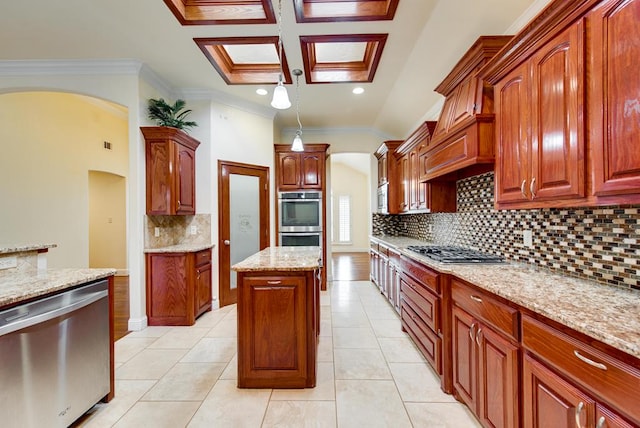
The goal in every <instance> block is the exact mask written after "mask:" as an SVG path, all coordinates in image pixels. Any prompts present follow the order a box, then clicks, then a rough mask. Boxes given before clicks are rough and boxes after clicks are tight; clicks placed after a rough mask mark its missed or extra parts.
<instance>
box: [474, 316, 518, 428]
mask: <svg viewBox="0 0 640 428" xmlns="http://www.w3.org/2000/svg"><path fill="white" fill-rule="evenodd" d="M476 343H477V344H478V346H479V347H480V349H479V352H478V386H479V389H480V391H479V393H478V398H479V402H478V418H479V419H480V421H481V422H482V424H483V425H484V426H491V427H505V428H507V427H515V426H518V421H519V419H518V418H519V415H518V413H519V412H518V407H519V404H518V403H519V402H518V397H519V396H518V391H519V389H518V382H519V380H518V379H519V378H518V347H517V346H515V345H513V344H512V343H510V342H509V341H507V340H505V339H503V338H502V337H500V336H499V335H498V334H496V333H495V332H494V331H493V330H491V329H490V328H488V327H486V326H484V325H482V324H480V325H479V326H478V330H477V332H476Z"/></svg>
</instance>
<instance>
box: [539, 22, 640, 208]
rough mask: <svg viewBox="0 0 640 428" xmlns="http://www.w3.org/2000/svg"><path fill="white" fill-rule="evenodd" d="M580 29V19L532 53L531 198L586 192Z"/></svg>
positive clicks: (582, 195)
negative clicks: (578, 22)
mask: <svg viewBox="0 0 640 428" xmlns="http://www.w3.org/2000/svg"><path fill="white" fill-rule="evenodd" d="M582 33H583V28H582V25H579V24H576V25H573V26H571V27H569V28H568V29H567V30H565V31H564V32H562V33H560V34H559V35H558V36H556V38H554V39H553V40H551V41H550V42H549V43H547V44H546V45H545V46H544V47H543V48H542V49H540V50H539V51H538V52H537V53H536V54H535V55H534V56H533V58H532V59H531V63H532V67H533V70H532V73H533V82H532V85H531V90H532V95H531V97H532V109H531V112H532V121H531V126H532V138H531V176H530V179H529V182H528V186H527V187H528V191H529V198H530V199H532V200H537V199H540V200H544V199H560V198H561V199H568V198H580V197H584V196H585V161H584V151H585V143H584V130H583V127H584V125H583V123H584V122H583V120H582V118H583V112H584V107H583V106H584V75H585V74H584V65H583V56H584V55H583V50H584V47H583V39H584V37H583V35H582ZM639 159H640V157H639Z"/></svg>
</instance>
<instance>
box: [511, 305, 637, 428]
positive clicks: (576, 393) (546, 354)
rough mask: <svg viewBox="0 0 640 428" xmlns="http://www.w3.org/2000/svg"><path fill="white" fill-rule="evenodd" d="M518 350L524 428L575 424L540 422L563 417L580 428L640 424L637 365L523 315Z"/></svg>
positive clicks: (543, 322)
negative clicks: (521, 358) (522, 354)
mask: <svg viewBox="0 0 640 428" xmlns="http://www.w3.org/2000/svg"><path fill="white" fill-rule="evenodd" d="M522 347H523V349H524V350H525V351H526V355H525V357H524V364H523V392H522V397H523V409H524V426H525V427H538V426H539V427H543V426H560V427H562V426H575V425H573V424H572V425H566V423H565V424H560V425H544V424H542V425H541V424H540V421H547V420H554V421H555V420H564V421H566V420H567V418H569V420H570V421H575V420H577V419H579V420H580V424H581V426H582V427H596V426H597V427H598V428H601V427H604V426H638V425H640V407H639V406H638V397H637V391H640V369H639V368H638V367H637V366H634V365H632V364H628V363H627V362H625V361H622V360H620V359H618V358H616V357H615V356H613V355H611V354H609V353H605V352H603V351H601V350H600V349H598V348H596V347H594V346H591V344H590V343H587V342H584V341H582V340H579V339H578V338H576V337H573V336H570V335H569V334H567V331H566V330H562V331H561V330H559V329H556V328H555V326H553V325H550V323H548V322H546V321H545V320H539V319H536V318H534V317H532V316H529V315H526V314H525V315H523V317H522ZM580 403H583V404H582V406H580ZM613 409H617V410H613ZM596 411H597V414H598V415H597V417H596V416H595V412H596ZM563 418H564V419H563ZM634 423H635V424H636V425H634Z"/></svg>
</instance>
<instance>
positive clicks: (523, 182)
mask: <svg viewBox="0 0 640 428" xmlns="http://www.w3.org/2000/svg"><path fill="white" fill-rule="evenodd" d="M525 184H527V180H526V179H524V180H522V184H521V185H520V192H521V193H522V196H524V197H525V198H526V197H527V194H526V193H524V185H525Z"/></svg>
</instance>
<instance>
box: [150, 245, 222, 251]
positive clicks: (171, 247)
mask: <svg viewBox="0 0 640 428" xmlns="http://www.w3.org/2000/svg"><path fill="white" fill-rule="evenodd" d="M209 248H213V244H176V245H169V246H167V247H158V248H145V249H144V252H145V253H195V252H197V251H202V250H208V249H209Z"/></svg>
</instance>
